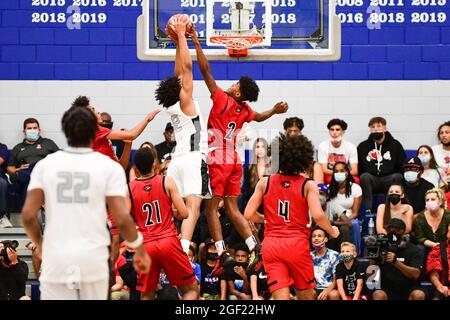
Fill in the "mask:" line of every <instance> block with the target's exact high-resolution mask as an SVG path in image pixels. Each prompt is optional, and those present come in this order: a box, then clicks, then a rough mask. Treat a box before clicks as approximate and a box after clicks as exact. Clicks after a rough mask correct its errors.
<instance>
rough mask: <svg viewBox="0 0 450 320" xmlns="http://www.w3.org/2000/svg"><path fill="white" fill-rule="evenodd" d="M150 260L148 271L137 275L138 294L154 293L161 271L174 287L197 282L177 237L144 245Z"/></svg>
mask: <svg viewBox="0 0 450 320" xmlns="http://www.w3.org/2000/svg"><path fill="white" fill-rule="evenodd" d="M144 246H145V249H146V250H147V253H148V254H149V256H150V258H151V259H152V263H151V267H150V271H149V272H148V273H146V274H139V279H138V283H137V286H136V289H137V290H138V291H140V292H155V291H156V286H157V284H158V281H159V274H160V272H161V269H163V270H164V272H165V273H166V275H167V278H168V279H169V282H170V284H171V285H174V286H182V285H187V284H192V283H194V282H196V281H197V279H196V278H195V275H194V271H193V270H192V266H191V264H190V262H189V258H188V256H187V255H186V253H184V251H183V248H182V247H181V243H180V240H178V238H177V237H166V238H162V239H159V240H154V241H149V242H146V243H144Z"/></svg>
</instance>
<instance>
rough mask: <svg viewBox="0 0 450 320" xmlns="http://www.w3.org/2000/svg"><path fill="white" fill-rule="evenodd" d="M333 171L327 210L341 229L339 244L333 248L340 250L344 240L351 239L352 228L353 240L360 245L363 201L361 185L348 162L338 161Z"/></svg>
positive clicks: (337, 242)
mask: <svg viewBox="0 0 450 320" xmlns="http://www.w3.org/2000/svg"><path fill="white" fill-rule="evenodd" d="M332 172H333V175H332V178H331V185H330V201H329V202H328V208H327V209H328V210H327V211H328V213H329V216H330V218H331V219H330V220H331V221H332V224H333V225H335V226H337V227H338V228H339V231H340V235H339V237H338V238H337V239H334V240H336V244H337V245H336V246H334V247H332V248H333V249H335V250H336V251H337V250H340V246H341V243H342V242H349V241H350V240H351V239H350V229H351V230H352V234H353V242H354V243H356V244H357V245H358V247H359V243H360V238H361V234H360V228H359V221H358V219H357V218H358V214H359V209H360V207H361V201H362V190H361V187H360V186H359V185H357V184H356V183H355V182H354V180H353V176H352V175H351V174H350V168H349V167H348V165H347V163H345V162H340V161H338V162H336V163H335V164H334V166H333V171H332Z"/></svg>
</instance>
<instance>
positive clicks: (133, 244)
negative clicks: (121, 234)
mask: <svg viewBox="0 0 450 320" xmlns="http://www.w3.org/2000/svg"><path fill="white" fill-rule="evenodd" d="M137 235H138V236H137V238H136V240H134V241H132V242H128V241H125V244H126V245H127V247H130V248H131V249H136V248H138V247H139V246H140V245H142V242H143V241H144V237H143V236H142V233H140V232H138V233H137Z"/></svg>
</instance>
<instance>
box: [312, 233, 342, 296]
mask: <svg viewBox="0 0 450 320" xmlns="http://www.w3.org/2000/svg"><path fill="white" fill-rule="evenodd" d="M311 242H312V246H313V248H314V250H313V251H312V252H311V256H312V258H313V263H314V277H315V280H316V294H317V299H318V300H339V292H338V291H337V290H336V289H335V287H336V279H335V278H334V272H335V271H336V266H337V265H338V263H339V253H337V252H336V251H334V250H331V249H328V248H327V246H326V244H327V242H328V236H327V234H326V233H325V231H323V230H322V229H320V228H318V227H316V228H315V229H314V231H313V232H312V235H311Z"/></svg>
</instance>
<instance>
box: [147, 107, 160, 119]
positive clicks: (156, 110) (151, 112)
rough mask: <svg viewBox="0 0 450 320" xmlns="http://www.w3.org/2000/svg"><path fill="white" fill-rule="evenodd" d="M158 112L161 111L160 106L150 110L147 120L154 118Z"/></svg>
mask: <svg viewBox="0 0 450 320" xmlns="http://www.w3.org/2000/svg"><path fill="white" fill-rule="evenodd" d="M160 112H161V109H160V108H158V109H155V110H152V111H150V113H149V114H148V115H147V122H150V121H152V120H153V118H155V116H156V115H157V114H158V113H160Z"/></svg>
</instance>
